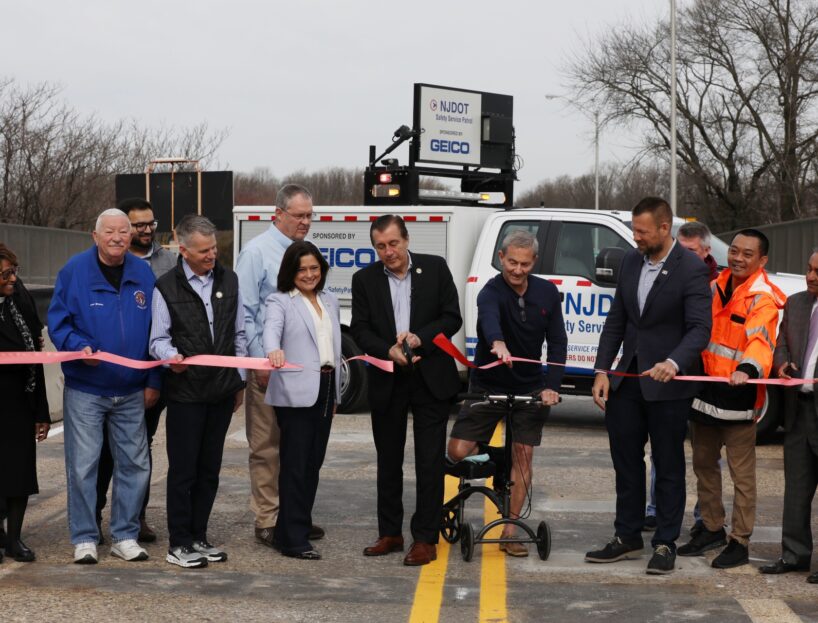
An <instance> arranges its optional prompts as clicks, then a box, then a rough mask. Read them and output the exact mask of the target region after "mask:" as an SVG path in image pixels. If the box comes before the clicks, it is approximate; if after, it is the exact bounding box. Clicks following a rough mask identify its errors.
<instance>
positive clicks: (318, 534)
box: [309, 524, 327, 541]
mask: <svg viewBox="0 0 818 623" xmlns="http://www.w3.org/2000/svg"><path fill="white" fill-rule="evenodd" d="M326 534H327V533H326V531H325V530H324V529H323V528H322V527H321V526H316V525H315V524H312V526H310V535H309V539H310V541H318V540H319V539H323V538H324V537H325V536H326Z"/></svg>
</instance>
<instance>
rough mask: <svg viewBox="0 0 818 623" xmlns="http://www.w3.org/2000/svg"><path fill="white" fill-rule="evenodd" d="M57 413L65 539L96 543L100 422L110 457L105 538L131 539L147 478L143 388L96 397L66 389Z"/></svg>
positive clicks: (75, 541) (137, 524)
mask: <svg viewBox="0 0 818 623" xmlns="http://www.w3.org/2000/svg"><path fill="white" fill-rule="evenodd" d="M63 416H64V425H65V474H66V480H67V481H68V530H69V532H70V533H71V543H73V544H74V545H78V544H80V543H96V542H97V539H98V538H99V531H98V528H97V521H96V504H97V471H98V467H99V453H100V449H101V448H102V435H103V432H102V426H103V423H107V425H108V441H109V443H110V446H111V454H112V455H113V458H114V478H113V481H114V489H113V496H112V500H111V539H112V540H113V542H114V543H117V542H119V541H124V540H126V539H136V537H137V535H138V534H139V511H140V510H141V508H142V500H143V499H144V497H145V490H146V489H147V487H148V480H149V479H150V462H149V459H148V440H147V436H146V433H145V399H144V394H143V392H142V391H138V392H135V393H133V394H129V395H127V396H96V395H94V394H87V393H85V392H81V391H78V390H76V389H71V388H70V387H66V388H65V391H64V392H63Z"/></svg>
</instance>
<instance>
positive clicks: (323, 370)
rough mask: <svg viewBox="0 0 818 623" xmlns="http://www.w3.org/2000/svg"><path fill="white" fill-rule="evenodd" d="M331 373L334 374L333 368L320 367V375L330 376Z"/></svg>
mask: <svg viewBox="0 0 818 623" xmlns="http://www.w3.org/2000/svg"><path fill="white" fill-rule="evenodd" d="M332 372H335V368H334V367H333V366H321V373H322V374H330V373H332Z"/></svg>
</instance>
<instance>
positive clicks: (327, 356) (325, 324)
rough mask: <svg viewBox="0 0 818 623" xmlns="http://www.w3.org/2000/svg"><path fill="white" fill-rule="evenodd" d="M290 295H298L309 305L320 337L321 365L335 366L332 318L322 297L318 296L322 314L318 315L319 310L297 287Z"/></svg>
mask: <svg viewBox="0 0 818 623" xmlns="http://www.w3.org/2000/svg"><path fill="white" fill-rule="evenodd" d="M290 296H298V297H300V298H301V300H302V301H303V302H304V305H306V306H307V310H308V311H309V312H310V317H311V318H312V322H313V325H314V326H315V336H316V337H317V338H318V359H319V361H320V362H321V367H322V368H323V367H324V366H330V367H334V366H335V351H334V349H333V346H332V318H330V316H329V312H327V308H326V307H324V303H323V302H322V301H321V297H320V296H318V297H316V300H317V301H318V306H319V307H320V308H321V316H320V317H319V316H318V312H317V311H315V307H313V305H312V303H310V301H309V300H308V299H307V297H305V296H304V295H303V294H301V292H299V291H298V290H297V289H294V290H292V291H291V292H290Z"/></svg>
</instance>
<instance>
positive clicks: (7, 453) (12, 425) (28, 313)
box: [0, 279, 51, 497]
mask: <svg viewBox="0 0 818 623" xmlns="http://www.w3.org/2000/svg"><path fill="white" fill-rule="evenodd" d="M11 298H12V299H13V300H14V304H15V306H16V307H17V309H18V310H19V311H20V314H21V315H22V316H23V321H24V322H25V323H26V325H27V326H28V330H29V331H30V332H31V337H32V339H33V340H34V348H35V350H40V344H39V339H40V335H41V332H42V329H43V325H42V323H41V322H40V319H39V317H38V316H37V310H36V307H35V305H34V299H33V298H32V296H31V294H29V292H28V290H26V288H25V287H24V286H23V283H22V281H20V280H19V279H18V280H17V284H16V285H15V288H14V294H13V295H12V297H11ZM25 349H26V346H25V342H23V338H22V336H21V335H20V333H19V332H18V331H17V326H16V325H15V324H14V321H13V320H12V319H11V318H10V315H9V314H5V319H4V320H2V321H0V351H6V352H17V351H24V350H25ZM30 371H31V367H30V366H27V365H14V364H10V365H2V366H0V395H2V396H3V407H2V409H0V497H12V496H14V497H16V496H25V495H32V494H34V493H37V492H38V491H39V489H38V484H37V447H36V446H37V443H36V442H35V440H34V424H35V423H38V422H40V423H46V422H51V417H50V416H49V410H48V399H47V397H46V388H45V376H44V374H43V366H41V365H37V366H35V367H34V371H35V388H34V391H33V392H26V391H25V386H26V381H27V380H28V378H29V374H30Z"/></svg>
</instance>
